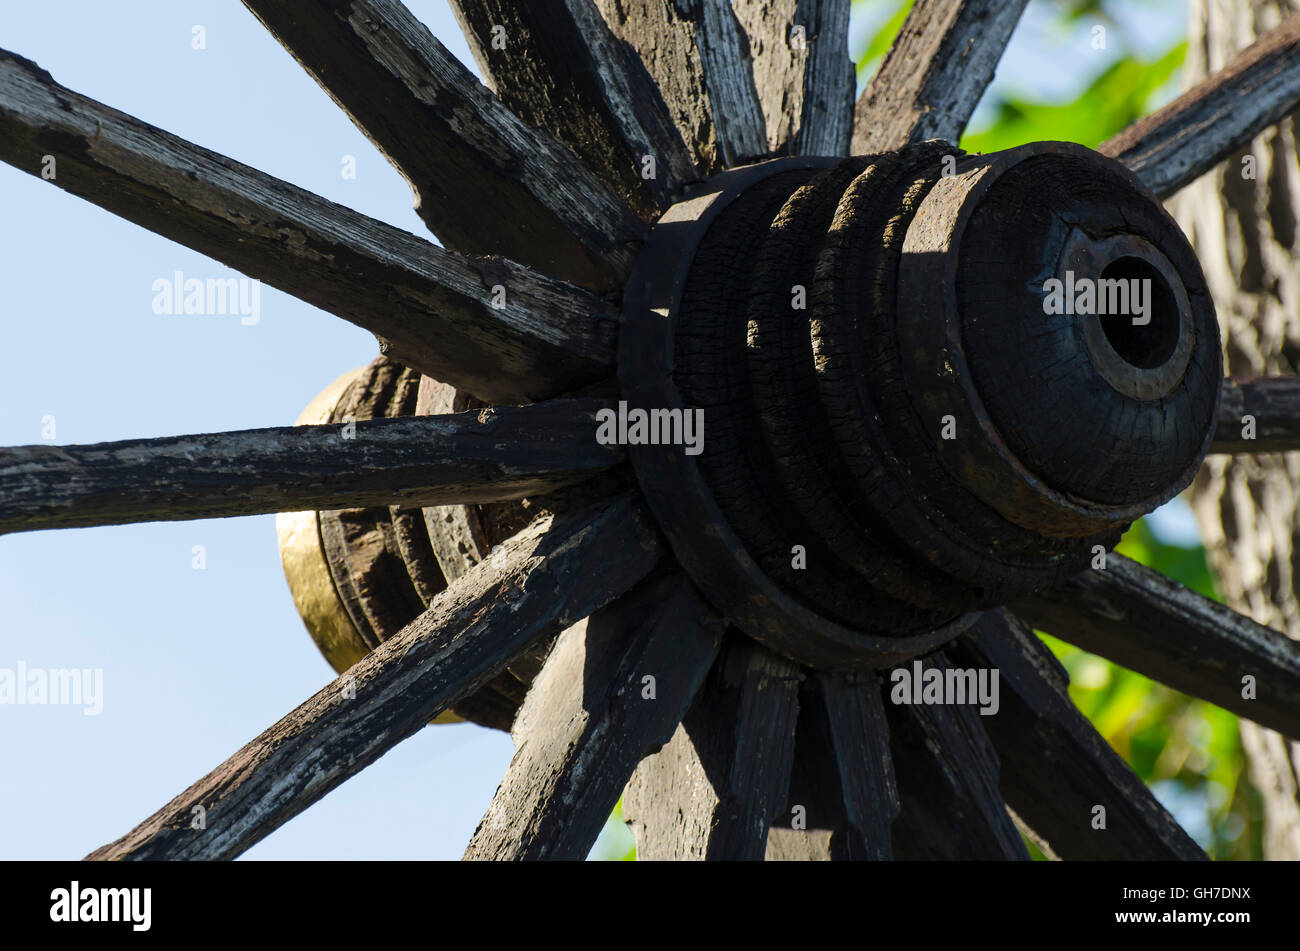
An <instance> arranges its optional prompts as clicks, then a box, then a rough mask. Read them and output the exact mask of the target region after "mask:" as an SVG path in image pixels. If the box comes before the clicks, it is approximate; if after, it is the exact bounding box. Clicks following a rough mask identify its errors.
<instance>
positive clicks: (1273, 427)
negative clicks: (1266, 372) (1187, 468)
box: [1210, 377, 1300, 453]
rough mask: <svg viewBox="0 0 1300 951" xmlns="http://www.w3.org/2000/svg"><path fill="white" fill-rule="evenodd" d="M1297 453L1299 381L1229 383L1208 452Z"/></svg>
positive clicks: (1224, 390)
mask: <svg viewBox="0 0 1300 951" xmlns="http://www.w3.org/2000/svg"><path fill="white" fill-rule="evenodd" d="M1298 449H1300V379H1296V378H1294V377H1276V378H1270V379H1263V380H1244V381H1228V382H1225V383H1224V385H1223V400H1222V402H1220V403H1219V422H1218V426H1217V427H1215V430H1214V442H1212V443H1211V444H1210V452H1229V453H1244V452H1294V451H1295V450H1298Z"/></svg>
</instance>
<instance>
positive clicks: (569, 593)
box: [88, 497, 663, 859]
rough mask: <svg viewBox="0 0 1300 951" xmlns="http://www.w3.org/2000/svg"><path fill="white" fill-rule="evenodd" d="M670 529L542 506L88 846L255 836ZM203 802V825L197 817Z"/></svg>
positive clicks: (209, 848)
mask: <svg viewBox="0 0 1300 951" xmlns="http://www.w3.org/2000/svg"><path fill="white" fill-rule="evenodd" d="M662 553H663V547H662V541H661V540H660V537H659V534H658V532H657V531H656V530H655V529H654V528H653V527H652V525H651V522H650V520H649V516H648V514H647V513H646V512H645V511H644V509H643V507H642V506H641V504H640V503H639V502H635V501H633V500H632V499H630V498H626V497H625V498H623V499H620V500H616V501H613V502H611V503H608V504H604V505H602V506H599V507H596V508H595V509H591V510H586V511H583V512H579V513H574V514H572V515H569V516H561V517H556V518H552V517H550V516H546V517H543V518H540V519H538V520H537V521H536V522H534V523H533V524H532V525H530V526H529V527H528V528H527V529H526V530H524V531H523V532H520V533H519V534H518V535H516V536H514V537H513V538H511V539H510V540H509V541H507V542H505V543H504V544H503V545H502V546H501V549H500V557H497V556H495V555H494V556H493V557H492V558H491V559H489V560H487V561H485V562H482V563H481V564H479V565H478V566H476V567H475V568H473V569H471V570H470V571H469V572H467V573H466V574H465V575H463V576H462V577H461V578H460V579H459V580H457V581H456V582H455V583H454V584H452V585H451V586H450V587H448V588H447V589H446V590H445V591H443V592H442V593H441V594H439V595H438V596H437V597H436V598H435V599H434V602H433V604H432V606H430V608H429V609H428V610H427V611H425V612H424V613H423V614H422V615H420V616H419V617H418V618H416V619H415V620H414V621H412V622H411V623H410V624H409V625H407V626H406V628H404V629H403V630H402V631H401V632H400V633H399V634H398V635H397V636H396V637H394V638H392V639H391V640H389V641H386V642H385V643H383V644H381V645H380V646H379V647H378V648H377V649H376V650H375V651H374V652H372V653H370V654H368V655H367V656H366V657H364V658H363V659H362V660H360V661H358V662H357V663H356V664H355V665H354V666H352V667H351V668H350V669H349V670H348V671H347V672H346V673H344V674H343V675H342V676H340V677H339V678H338V679H337V680H334V681H333V682H332V683H330V684H329V685H327V686H326V687H325V688H324V689H322V690H321V691H320V692H319V693H317V694H316V695H315V696H313V697H312V698H310V699H309V700H307V701H306V702H305V703H303V704H302V705H301V706H299V707H298V708H297V709H295V710H293V711H292V712H291V713H290V714H289V715H288V716H286V717H285V718H284V719H282V720H280V721H279V722H278V723H276V724H275V725H273V726H272V727H270V729H268V730H266V732H264V733H262V735H261V736H259V737H257V738H256V739H255V740H253V741H252V742H251V743H249V744H248V745H247V746H245V747H244V748H243V749H241V750H240V751H239V752H238V753H236V754H235V755H234V756H232V757H231V758H230V759H229V760H227V761H226V762H225V763H223V764H222V765H221V766H218V767H217V768H216V769H215V770H213V771H212V772H211V773H209V774H208V775H207V776H205V777H204V778H203V779H200V780H199V781H198V782H197V783H195V784H194V785H193V786H191V787H190V788H189V789H187V790H185V792H183V793H181V794H180V795H179V796H177V797H176V798H175V799H173V800H172V801H171V802H169V803H168V804H167V805H165V806H163V808H162V809H160V810H159V811H158V812H156V813H155V814H154V815H153V816H151V817H150V818H148V819H146V820H145V821H144V822H143V823H141V824H140V825H139V826H137V827H136V828H135V829H133V830H132V831H131V832H129V833H127V834H126V835H125V836H123V837H122V838H121V839H118V840H117V841H116V842H112V843H110V844H109V845H106V846H104V847H102V848H100V849H97V850H96V851H95V852H93V853H91V854H90V855H89V856H88V858H92V859H190V858H203V859H225V858H233V857H234V856H236V855H238V854H239V853H241V852H243V851H244V850H245V849H247V848H249V847H250V846H252V845H253V844H254V843H256V842H258V841H260V840H261V839H263V838H264V837H266V836H267V835H269V834H270V833H271V832H272V831H274V830H275V829H276V828H278V827H279V826H281V825H283V824H284V823H285V822H287V821H288V820H289V819H291V818H292V817H293V816H295V815H297V814H298V813H299V812H301V811H302V810H304V809H306V808H307V807H308V806H309V805H311V804H312V803H313V802H315V801H316V800H318V799H320V798H321V797H322V796H324V795H325V794H326V793H327V792H329V791H330V790H331V789H333V788H334V787H335V786H337V785H339V783H341V782H343V781H344V780H345V779H347V778H348V777H349V776H352V775H354V774H355V773H357V772H359V771H360V770H362V769H364V768H365V767H366V766H368V765H370V764H371V763H373V762H374V761H375V760H376V759H378V758H379V757H380V756H381V755H383V753H384V752H385V751H386V750H388V749H390V748H392V747H393V746H394V745H396V744H397V743H398V742H399V741H401V740H403V739H405V738H406V737H408V736H410V735H412V734H413V733H415V732H416V731H417V730H419V729H420V727H422V726H423V725H424V724H426V723H428V722H429V720H430V719H431V718H432V717H433V716H435V715H437V714H438V713H439V712H441V711H443V710H445V709H447V708H448V707H449V706H451V705H452V704H454V703H455V702H456V701H457V700H459V699H460V698H461V697H464V696H466V695H468V694H470V693H471V692H473V691H474V689H475V688H477V687H478V686H479V685H481V684H482V683H484V682H485V681H487V680H489V679H490V678H492V677H493V676H495V675H496V674H498V673H500V671H502V670H503V669H504V668H505V666H506V665H507V664H508V663H509V662H510V660H511V658H512V657H513V656H515V655H516V654H518V653H519V652H520V651H522V650H524V649H525V648H527V646H528V645H529V644H531V643H533V642H534V641H536V640H538V639H539V638H542V637H546V636H549V635H552V634H555V633H558V632H559V631H560V630H562V629H563V628H565V627H567V626H568V625H570V624H572V623H573V622H574V621H576V620H578V619H580V618H582V617H584V616H586V615H587V614H590V613H591V612H593V611H595V610H597V609H599V608H601V607H603V606H604V605H605V604H607V603H609V602H610V601H611V600H613V599H614V598H616V597H618V596H619V595H620V594H622V593H623V592H624V591H627V590H628V589H630V588H632V587H633V586H634V585H636V584H637V582H639V581H640V580H641V579H642V578H643V577H645V576H646V575H647V574H648V573H649V572H650V571H651V570H652V569H654V567H655V566H656V564H657V563H658V562H659V559H660V557H661V555H662ZM198 806H201V807H203V810H204V814H205V817H206V828H205V829H195V828H193V827H192V825H191V823H192V821H193V818H194V815H195V814H196V813H195V811H194V810H195V807H198Z"/></svg>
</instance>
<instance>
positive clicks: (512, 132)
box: [244, 0, 641, 290]
mask: <svg viewBox="0 0 1300 951" xmlns="http://www.w3.org/2000/svg"><path fill="white" fill-rule="evenodd" d="M244 5H245V6H246V7H248V8H249V10H251V11H252V12H253V14H254V15H255V16H257V18H258V19H259V20H261V21H262V23H263V24H264V25H265V26H266V28H267V29H268V30H270V32H271V34H272V35H273V36H275V38H276V39H277V40H279V41H280V43H281V45H283V46H284V48H285V49H287V50H288V51H289V52H290V53H291V54H292V55H293V57H294V59H296V60H297V61H298V62H299V63H301V64H302V66H303V68H304V69H306V70H307V72H309V73H310V74H311V76H312V78H313V79H315V80H316V81H317V82H318V83H320V85H321V87H322V88H323V89H324V90H325V91H326V92H327V93H329V95H330V96H331V98H333V99H334V101H335V102H337V103H338V104H339V105H340V106H341V107H342V108H343V109H344V110H345V111H346V112H347V113H348V115H349V116H351V118H352V120H353V121H354V122H355V123H356V124H357V126H358V127H359V128H360V129H361V131H362V132H364V133H365V134H366V135H367V136H368V137H369V138H370V140H371V141H372V142H374V143H375V145H376V147H378V148H379V150H380V151H382V152H383V153H384V155H386V156H387V157H388V159H389V160H390V161H391V162H392V163H393V164H394V165H395V166H396V167H397V168H398V170H399V171H400V172H401V173H402V174H403V175H404V176H405V177H406V179H407V181H409V182H410V183H411V189H412V191H414V193H415V203H416V211H417V212H419V214H420V217H421V218H423V219H424V222H425V224H427V225H428V226H429V229H430V230H431V231H433V233H434V234H436V235H437V236H438V237H439V239H441V240H442V242H443V243H444V244H446V245H448V246H449V247H452V248H455V249H456V250H457V251H461V252H464V253H468V254H504V255H506V256H507V257H511V258H514V259H516V260H519V261H521V262H523V263H524V264H527V265H530V266H532V267H537V268H539V269H541V270H543V271H546V272H547V273H550V274H555V275H557V276H559V277H563V278H565V279H567V280H572V281H576V282H578V283H580V284H584V285H587V286H589V287H594V288H597V289H600V290H613V289H615V288H617V287H619V286H620V285H621V284H622V280H623V279H624V278H625V277H626V276H627V270H628V268H629V267H630V266H631V262H632V254H633V243H634V242H635V241H636V240H637V238H638V237H639V236H640V232H641V225H640V223H639V222H638V221H637V219H636V217H635V216H634V215H633V214H632V212H631V209H629V208H628V207H627V205H626V203H624V202H623V201H622V200H621V199H620V198H618V196H617V195H616V194H614V193H613V192H611V191H610V190H609V188H607V187H606V186H605V185H604V184H603V183H602V182H601V181H600V179H598V178H597V177H596V176H595V175H594V174H592V173H591V171H590V170H589V169H587V168H586V167H585V166H583V165H582V164H581V163H580V162H577V161H575V160H574V157H573V154H572V153H571V152H569V151H568V150H567V149H566V148H565V147H564V146H563V145H561V144H560V143H559V142H558V141H557V140H556V139H555V138H554V137H553V136H552V135H551V134H550V133H548V132H545V131H542V130H540V129H536V128H533V127H532V126H529V125H527V124H526V123H524V122H523V121H521V120H520V119H519V117H518V116H516V115H514V114H513V113H512V112H511V111H510V110H509V109H508V108H506V107H505V106H504V105H503V104H502V103H501V102H500V101H499V100H498V99H497V98H496V97H495V96H493V95H492V92H491V91H490V90H488V89H487V88H486V87H484V86H483V84H482V83H480V82H479V81H478V80H477V79H475V78H474V75H473V74H472V73H471V72H470V71H469V70H468V69H466V68H465V67H464V66H463V65H461V63H459V62H458V61H457V60H456V58H455V57H454V56H452V55H451V53H449V52H448V51H447V49H446V47H444V46H443V45H442V44H441V43H439V42H438V41H437V40H436V39H435V38H434V36H433V34H432V33H430V32H429V29H428V27H426V26H425V25H424V24H423V23H421V22H420V21H419V20H417V19H416V18H415V17H414V16H413V15H412V14H411V12H410V11H409V10H407V9H406V7H405V6H404V5H403V4H402V3H401V2H400V0H322V2H318V3H307V4H304V3H298V2H294V0H244Z"/></svg>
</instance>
